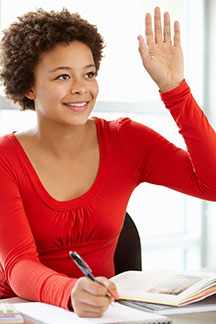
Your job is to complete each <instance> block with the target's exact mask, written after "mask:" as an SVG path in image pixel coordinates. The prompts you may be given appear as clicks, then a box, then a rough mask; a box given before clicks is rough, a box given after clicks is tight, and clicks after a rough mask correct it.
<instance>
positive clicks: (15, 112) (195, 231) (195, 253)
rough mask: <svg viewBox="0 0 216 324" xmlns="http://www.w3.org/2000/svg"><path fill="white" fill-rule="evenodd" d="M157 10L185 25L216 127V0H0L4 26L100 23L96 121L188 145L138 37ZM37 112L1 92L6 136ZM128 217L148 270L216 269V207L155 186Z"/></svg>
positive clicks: (190, 65)
mask: <svg viewBox="0 0 216 324" xmlns="http://www.w3.org/2000/svg"><path fill="white" fill-rule="evenodd" d="M155 6H160V8H161V11H162V13H164V12H166V11H169V12H170V14H171V20H172V26H173V22H174V21H175V20H179V21H180V24H181V34H182V47H183V51H184V57H185V78H186V81H187V82H188V84H189V86H190V87H191V90H192V93H193V95H194V97H195V99H196V100H197V102H198V103H199V105H200V106H201V107H202V109H203V110H204V111H205V113H206V115H207V117H208V118H209V120H210V122H211V124H212V126H213V127H214V128H215V129H216V97H215V88H216V62H215V57H216V42H215V33H216V1H214V0H205V1H204V0H161V1H159V0H158V1H154V0H151V1H150V0H133V1H132V0H131V1H130V0H79V1H73V0H60V1H57V0H52V1H51V0H50V1H49V0H20V1H19V2H14V1H13V0H0V28H1V30H3V29H4V28H6V27H7V26H9V24H10V23H12V22H13V21H15V20H16V19H17V17H18V16H20V15H22V14H24V13H25V12H27V11H34V10H36V9H37V8H43V9H45V10H51V9H53V10H61V9H62V8H63V7H65V8H67V9H68V10H70V11H71V12H78V13H79V14H80V15H81V16H82V18H85V19H87V20H88V21H89V22H90V23H93V24H95V25H97V26H98V29H99V32H100V33H101V34H102V35H103V37H104V40H105V43H106V48H105V50H104V58H103V60H102V63H101V68H100V71H99V75H98V77H97V79H98V83H99V87H100V92H99V96H98V101H97V104H96V106H95V109H94V111H93V114H92V115H93V116H98V117H102V118H105V119H108V120H110V119H115V118H118V117H121V116H128V117H130V118H132V119H133V120H137V121H139V122H142V123H144V124H146V125H148V126H150V127H151V128H153V129H155V130H156V131H158V132H159V133H161V134H162V135H164V136H165V137H166V138H167V139H169V140H171V141H172V142H173V143H174V144H176V145H178V146H180V147H182V148H185V145H184V142H183V140H182V138H181V136H180V135H179V134H178V130H177V126H176V125H175V122H174V121H173V120H172V117H171V116H170V115H169V113H168V112H167V110H166V109H165V108H164V106H163V104H162V102H161V101H160V96H159V93H158V89H157V86H156V85H155V84H154V82H153V81H152V80H151V79H150V77H149V75H148V74H147V73H146V71H145V70H144V68H143V66H142V64H141V59H140V56H139V53H138V41H137V36H138V35H139V34H144V17H145V14H146V13H147V12H150V13H152V14H153V10H154V8H155ZM34 123H35V113H34V112H30V111H25V112H20V111H19V108H18V107H15V106H13V105H12V103H10V102H9V101H7V100H6V99H5V98H4V91H3V89H2V88H1V90H0V135H2V134H5V133H9V132H12V131H15V130H16V131H18V130H21V129H25V128H29V127H30V126H31V125H34ZM128 212H129V213H130V215H131V216H132V218H133V219H134V221H135V223H136V225H137V227H138V229H139V233H140V237H141V242H142V262H143V269H149V268H154V267H156V268H169V269H187V270H188V269H191V270H192V269H197V268H200V267H216V244H215V238H216V207H215V203H212V202H206V201H202V200H199V199H197V198H193V197H187V196H185V195H183V194H180V193H177V192H174V191H172V190H169V189H167V188H163V187H160V186H154V185H150V184H146V183H145V184H142V185H140V186H139V187H138V188H137V189H136V190H135V191H134V193H133V195H132V197H131V200H130V203H129V206H128Z"/></svg>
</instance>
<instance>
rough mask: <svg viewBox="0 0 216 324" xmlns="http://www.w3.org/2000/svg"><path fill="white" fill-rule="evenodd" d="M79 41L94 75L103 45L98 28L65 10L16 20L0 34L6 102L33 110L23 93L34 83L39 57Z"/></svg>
mask: <svg viewBox="0 0 216 324" xmlns="http://www.w3.org/2000/svg"><path fill="white" fill-rule="evenodd" d="M74 40H78V41H81V42H83V43H84V44H86V45H87V46H88V47H89V48H90V49H91V51H92V55H93V58H94V63H95V66H96V73H97V71H98V69H99V66H100V61H101V58H102V51H103V48H104V42H103V38H102V36H101V35H100V34H99V33H98V30H97V27H96V26H95V25H92V24H90V23H88V22H87V21H86V20H84V19H82V18H81V17H80V15H79V14H77V13H70V12H69V11H68V10H67V9H62V10H61V11H59V12H55V11H50V12H47V11H45V10H43V9H41V8H40V9H38V10H37V11H35V12H28V13H26V14H25V15H23V16H21V17H18V21H16V22H14V23H13V24H11V25H10V27H9V28H8V29H5V30H4V31H3V37H2V40H1V43H0V47H1V53H0V57H1V58H0V64H1V67H2V68H1V71H0V79H1V82H2V84H3V85H4V87H5V94H6V96H7V98H8V99H10V100H12V101H13V102H14V103H18V104H19V105H20V106H21V109H22V110H26V109H31V110H35V108H34V101H33V100H30V99H28V98H27V97H25V94H26V93H27V92H28V90H29V89H30V88H31V86H32V85H33V84H34V68H35V66H36V65H37V64H38V62H39V59H40V56H41V54H42V53H44V52H46V51H50V50H52V49H53V48H54V47H55V46H56V45H57V44H58V43H62V42H63V43H66V44H69V43H70V42H72V41H74Z"/></svg>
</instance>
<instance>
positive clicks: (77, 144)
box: [34, 120, 93, 158]
mask: <svg viewBox="0 0 216 324" xmlns="http://www.w3.org/2000/svg"><path fill="white" fill-rule="evenodd" d="M92 124H93V123H92V122H91V121H90V120H88V121H87V123H85V124H84V125H80V126H65V127H62V125H61V126H58V125H55V126H54V127H47V125H44V124H43V126H42V125H40V123H39V124H38V126H37V127H36V129H35V132H34V137H35V139H36V141H37V142H38V143H39V144H40V145H41V146H43V148H44V149H46V150H48V151H50V152H51V153H52V154H54V155H55V156H58V157H60V158H64V157H71V156H74V155H76V154H78V153H79V151H80V149H81V148H83V147H85V146H86V145H88V143H89V139H90V129H91V128H92Z"/></svg>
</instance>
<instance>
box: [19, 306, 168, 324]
mask: <svg viewBox="0 0 216 324" xmlns="http://www.w3.org/2000/svg"><path fill="white" fill-rule="evenodd" d="M16 309H17V310H18V311H19V312H20V313H21V314H23V315H24V316H26V317H28V318H31V319H34V320H37V321H40V322H41V323H44V324H59V323H61V324H73V323H76V324H88V323H91V324H99V323H100V324H111V323H115V324H120V323H128V324H129V323H130V324H136V323H139V324H169V323H171V321H170V320H169V319H168V318H167V317H165V316H162V315H158V314H154V313H148V312H143V311H139V310H136V309H132V308H130V307H127V306H124V305H121V304H119V303H114V305H113V306H110V307H109V308H108V310H107V311H106V312H105V313H104V315H103V317H101V318H81V317H78V316H77V315H76V314H75V313H74V312H69V311H67V310H65V309H63V308H60V307H57V306H53V305H49V304H46V303H40V302H29V303H19V304H16Z"/></svg>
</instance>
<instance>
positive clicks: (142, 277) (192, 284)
mask: <svg viewBox="0 0 216 324" xmlns="http://www.w3.org/2000/svg"><path fill="white" fill-rule="evenodd" d="M111 280H112V281H113V282H114V283H115V284H116V285H117V290H118V293H119V295H120V299H123V300H134V301H142V302H147V303H156V304H163V305H172V306H184V305H188V304H190V303H194V302H197V301H199V300H202V299H204V298H206V297H208V296H211V295H213V294H216V273H202V272H196V273H194V272H192V273H189V272H177V271H167V270H152V271H126V272H123V273H120V274H118V275H117V276H115V277H113V278H112V279H111Z"/></svg>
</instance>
